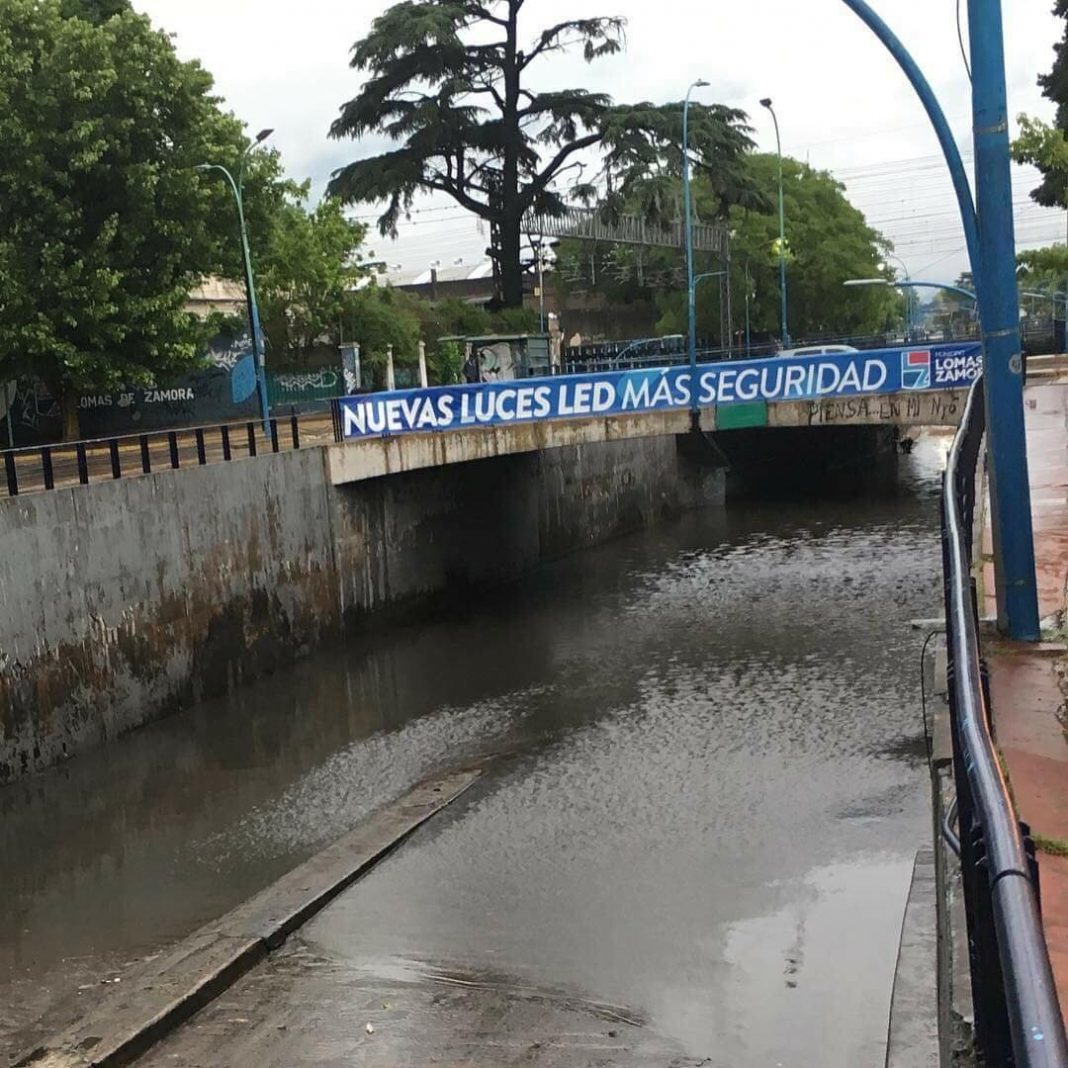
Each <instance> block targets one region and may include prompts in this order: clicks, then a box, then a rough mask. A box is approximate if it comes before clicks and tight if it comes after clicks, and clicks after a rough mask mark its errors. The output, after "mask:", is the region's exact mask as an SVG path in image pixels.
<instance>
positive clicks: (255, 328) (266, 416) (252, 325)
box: [196, 130, 274, 435]
mask: <svg viewBox="0 0 1068 1068" xmlns="http://www.w3.org/2000/svg"><path fill="white" fill-rule="evenodd" d="M272 133H274V130H261V131H260V132H259V133H258V134H257V135H256V139H255V140H254V141H253V142H252V143H251V144H250V145H249V146H248V148H246V149H245V151H244V152H243V153H242V154H241V165H240V167H239V169H238V172H237V179H236V180H235V178H234V176H233V174H231V173H230V171H229V170H228V169H227V168H226V167H224V166H222V164H220V163H202V164H201V165H200V166H199V167H197V168H196V169H197V170H198V171H219V172H220V173H221V174H222V175H223V176H224V177H225V178H226V180H227V182H228V183H229V185H230V190H231V192H232V193H233V194H234V201H235V203H236V204H237V221H238V225H239V227H240V231H241V256H242V260H243V262H244V267H245V300H246V303H247V304H248V325H249V331H250V333H251V334H252V364H253V367H254V368H255V370H256V386H257V389H258V391H259V397H260V414H261V416H262V418H263V432H264V433H265V434H267V435H270V433H271V412H270V404H269V402H268V400H267V372H266V368H265V366H264V358H263V330H262V328H261V327H260V311H259V307H258V305H257V304H256V286H255V283H254V281H253V278H252V254H251V253H250V252H249V246H248V227H247V226H246V225H245V200H244V187H245V163H246V162H247V160H248V157H249V154H250V153H251V152H252V150H253V149H254V148H255V147H256V146H257V145H261V144H263V142H264V141H266V140H267V138H268V137H270V136H271V134H272Z"/></svg>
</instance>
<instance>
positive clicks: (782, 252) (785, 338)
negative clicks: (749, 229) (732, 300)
mask: <svg viewBox="0 0 1068 1068" xmlns="http://www.w3.org/2000/svg"><path fill="white" fill-rule="evenodd" d="M760 105H761V107H765V108H767V109H768V111H770V112H771V121H772V122H774V123H775V152H776V154H777V155H778V157H779V299H780V302H781V304H782V347H783V348H784V349H788V348H789V347H790V326H789V323H788V321H787V299H786V206H785V204H784V202H783V195H782V138H781V137H780V136H779V117H778V115H776V114H775V109H774V108H773V107H772V106H771V97H770V96H766V97H764V99H763V100H761V101H760Z"/></svg>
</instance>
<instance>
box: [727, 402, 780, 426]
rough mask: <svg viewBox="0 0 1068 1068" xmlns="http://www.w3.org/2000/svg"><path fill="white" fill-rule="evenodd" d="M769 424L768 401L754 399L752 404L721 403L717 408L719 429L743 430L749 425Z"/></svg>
mask: <svg viewBox="0 0 1068 1068" xmlns="http://www.w3.org/2000/svg"><path fill="white" fill-rule="evenodd" d="M767 425H768V405H767V401H754V402H753V403H752V404H721V405H720V406H719V407H717V408H716V429H717V430H743V429H745V428H746V427H749V426H767Z"/></svg>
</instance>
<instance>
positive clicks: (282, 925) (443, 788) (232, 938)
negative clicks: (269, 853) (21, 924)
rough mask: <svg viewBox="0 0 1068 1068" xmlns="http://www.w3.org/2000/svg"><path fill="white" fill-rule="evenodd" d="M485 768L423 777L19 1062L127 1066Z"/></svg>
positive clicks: (74, 1067) (136, 973)
mask: <svg viewBox="0 0 1068 1068" xmlns="http://www.w3.org/2000/svg"><path fill="white" fill-rule="evenodd" d="M481 774H482V771H481V769H479V768H467V769H463V770H461V771H453V772H449V773H447V774H445V775H442V776H439V777H437V778H433V779H427V780H425V781H424V782H421V783H420V784H419V785H418V786H416V787H415V788H414V789H413V790H411V791H410V792H409V793H407V794H405V795H404V796H403V797H401V798H399V799H398V800H397V801H395V802H393V803H392V804H390V805H386V806H385V807H384V808H381V809H379V810H378V811H377V812H375V813H374V814H373V815H372V816H370V817H369V818H368V819H367V820H365V821H364V822H363V823H361V824H360V825H359V826H358V827H356V828H354V829H353V830H351V831H350V832H349V833H348V834H346V835H344V836H343V837H341V838H339V839H338V840H337V841H336V842H334V843H333V844H332V845H329V846H327V847H326V848H325V849H324V850H322V851H321V852H319V853H317V854H316V855H315V856H314V857H312V858H311V859H310V860H308V861H306V862H305V863H304V864H301V865H300V866H299V867H296V868H294V869H293V870H292V871H291V872H289V873H288V874H286V875H283V876H282V878H281V879H279V880H278V881H277V882H275V883H273V884H272V885H271V886H269V887H268V888H267V889H266V890H263V891H262V892H261V893H259V894H257V895H256V896H255V897H253V898H250V899H249V900H248V901H246V902H244V903H243V904H241V905H239V906H238V907H237V908H236V909H234V910H232V911H231V912H228V913H227V914H226V915H225V916H223V917H222V918H221V919H218V920H216V921H214V922H212V923H210V924H207V925H206V926H205V927H202V928H201V929H200V930H199V931H196V932H194V933H193V934H192V935H190V936H189V937H188V938H186V939H183V940H182V941H181V942H179V943H178V944H177V945H175V946H174V947H172V948H171V949H170V950H169V951H168V952H167V953H165V954H163V955H162V956H160V957H159V958H157V959H155V960H152V961H149V962H147V963H146V964H144V965H141V966H140V967H138V968H135V969H133V970H132V971H131V973H130V974H129V975H127V976H124V977H123V983H122V988H121V989H120V988H119V987H118V986H115V987H112V988H111V990H110V991H109V995H108V996H107V997H105V998H103V999H102V1000H101V1002H100V1003H99V1004H98V1005H96V1006H94V1007H93V1008H92V1009H90V1011H89V1012H88V1013H86V1014H85V1015H83V1016H82V1017H81V1018H80V1019H78V1020H76V1021H75V1022H74V1023H72V1024H71V1025H70V1026H69V1027H67V1028H65V1029H64V1030H63V1031H61V1032H60V1033H59V1034H57V1035H55V1036H53V1037H52V1038H51V1039H49V1040H48V1041H47V1042H45V1043H44V1044H43V1045H40V1046H38V1047H37V1048H36V1049H33V1050H32V1051H30V1052H29V1053H25V1054H23V1055H22V1056H18V1055H16V1059H14V1060H13V1061H10V1062H9V1063H10V1064H13V1065H14V1066H16V1068H18V1066H29V1065H32V1066H34V1068H118V1066H120V1065H127V1064H130V1063H131V1062H133V1061H134V1060H136V1059H137V1058H138V1057H140V1056H141V1055H142V1054H143V1053H144V1052H145V1051H146V1050H147V1049H149V1048H150V1047H151V1046H153V1045H154V1044H155V1043H156V1042H158V1041H159V1040H160V1039H161V1038H163V1037H164V1036H165V1035H167V1034H169V1033H170V1032H171V1031H173V1030H174V1029H175V1028H176V1027H178V1026H179V1025H180V1024H181V1023H183V1022H184V1021H185V1020H187V1019H189V1017H190V1016H192V1015H193V1014H194V1013H195V1012H197V1011H198V1010H199V1009H201V1008H203V1007H204V1006H205V1005H207V1004H208V1003H209V1002H210V1001H212V1000H214V999H215V998H217V997H218V996H219V995H220V994H222V993H223V992H224V991H226V990H228V989H229V988H230V987H231V986H233V984H234V983H236V982H237V981H238V980H239V979H240V978H241V977H242V976H243V975H245V974H246V973H247V972H248V971H249V970H250V969H252V968H253V967H255V966H256V965H257V964H258V963H259V962H260V961H262V960H264V959H265V958H266V957H267V955H268V954H269V953H270V952H271V951H272V950H275V949H277V948H278V947H279V946H280V945H282V943H283V942H284V941H285V940H286V938H287V937H288V936H289V935H290V934H292V932H293V931H295V930H296V929H297V928H298V927H300V926H301V925H302V924H304V923H306V922H307V921H308V920H309V919H311V917H312V916H314V915H315V914H316V913H317V912H319V911H320V910H321V909H323V908H324V907H325V906H326V905H328V904H329V903H330V902H331V901H332V900H333V899H334V898H335V897H337V895H338V894H340V893H341V892H342V891H343V890H345V889H346V888H347V887H349V886H351V885H352V883H354V882H355V881H356V880H357V879H359V878H360V877H361V876H362V875H364V874H366V873H367V872H368V871H369V870H370V869H371V868H373V867H374V866H375V865H376V864H377V863H378V862H379V861H380V860H382V859H383V858H384V857H386V856H387V855H388V854H389V853H390V852H392V851H393V849H395V848H396V847H397V846H398V845H399V844H400V843H401V842H403V841H404V839H405V838H407V837H408V836H409V835H410V834H412V833H413V832H414V831H415V830H416V829H417V828H419V827H420V826H422V824H424V823H426V821H427V820H429V819H430V818H431V817H432V816H434V815H435V814H436V813H438V812H440V811H441V810H442V809H443V808H445V807H446V806H448V805H449V804H451V803H452V802H453V801H455V800H456V798H458V797H459V796H460V795H461V794H462V793H463V792H464V791H465V790H467V789H468V787H470V786H471V785H472V784H473V783H474V782H475V781H476V780H477V779H478V778H479V776H480V775H481Z"/></svg>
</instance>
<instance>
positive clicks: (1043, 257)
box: [1016, 245, 1068, 292]
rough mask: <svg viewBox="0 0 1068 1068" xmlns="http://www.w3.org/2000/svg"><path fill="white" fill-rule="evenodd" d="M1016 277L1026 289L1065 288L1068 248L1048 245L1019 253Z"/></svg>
mask: <svg viewBox="0 0 1068 1068" xmlns="http://www.w3.org/2000/svg"><path fill="white" fill-rule="evenodd" d="M1016 277H1017V278H1018V279H1019V281H1020V284H1021V286H1022V287H1023V288H1024V289H1037V290H1041V291H1043V292H1053V291H1055V290H1063V289H1064V287H1065V284H1066V283H1068V248H1066V247H1065V246H1064V245H1047V246H1046V247H1045V248H1032V249H1027V250H1025V251H1024V252H1019V253H1017V254H1016Z"/></svg>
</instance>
